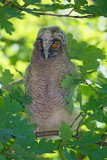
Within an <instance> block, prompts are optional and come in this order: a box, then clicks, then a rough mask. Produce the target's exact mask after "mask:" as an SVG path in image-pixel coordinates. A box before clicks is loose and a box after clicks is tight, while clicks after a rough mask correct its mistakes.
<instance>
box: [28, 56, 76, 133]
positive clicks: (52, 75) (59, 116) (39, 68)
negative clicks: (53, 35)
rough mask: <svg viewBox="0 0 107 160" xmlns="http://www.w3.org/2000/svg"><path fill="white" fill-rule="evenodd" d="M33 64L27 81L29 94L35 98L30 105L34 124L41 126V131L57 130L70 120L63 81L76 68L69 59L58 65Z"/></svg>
mask: <svg viewBox="0 0 107 160" xmlns="http://www.w3.org/2000/svg"><path fill="white" fill-rule="evenodd" d="M64 61H65V62H64ZM33 62H34V61H31V64H30V66H29V67H28V69H27V74H26V80H25V83H26V90H27V93H28V94H29V95H30V96H31V97H32V98H33V100H32V103H31V104H30V105H29V108H30V110H31V112H32V113H33V115H32V118H31V119H32V122H33V123H36V124H37V125H38V126H39V131H40V130H46V129H49V128H50V129H56V128H58V125H59V123H60V122H61V121H66V122H67V121H68V119H69V118H68V117H69V115H68V113H67V111H66V103H65V99H64V97H65V96H64V95H62V91H61V81H62V79H63V78H64V76H65V75H66V74H70V73H71V70H72V69H73V68H74V66H73V64H71V62H69V61H68V60H67V59H65V60H64V59H62V61H61V59H60V60H59V61H58V59H57V61H56V63H55V61H51V63H49V62H45V63H43V62H42V63H41V64H40V63H39V64H38V63H33ZM53 123H54V124H53ZM40 126H41V127H40ZM44 126H45V128H44ZM43 128H44V129H43Z"/></svg>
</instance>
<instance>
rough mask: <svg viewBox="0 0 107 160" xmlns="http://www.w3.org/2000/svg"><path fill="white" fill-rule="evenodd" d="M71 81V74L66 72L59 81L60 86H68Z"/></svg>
mask: <svg viewBox="0 0 107 160" xmlns="http://www.w3.org/2000/svg"><path fill="white" fill-rule="evenodd" d="M71 82H72V76H70V75H68V74H67V75H66V76H65V78H64V79H63V81H62V82H61V87H62V88H68V86H69V85H70V83H71Z"/></svg>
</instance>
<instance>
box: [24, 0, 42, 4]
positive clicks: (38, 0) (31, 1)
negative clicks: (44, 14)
mask: <svg viewBox="0 0 107 160" xmlns="http://www.w3.org/2000/svg"><path fill="white" fill-rule="evenodd" d="M23 1H24V2H25V3H26V4H29V5H30V4H32V5H33V4H36V3H41V0H23Z"/></svg>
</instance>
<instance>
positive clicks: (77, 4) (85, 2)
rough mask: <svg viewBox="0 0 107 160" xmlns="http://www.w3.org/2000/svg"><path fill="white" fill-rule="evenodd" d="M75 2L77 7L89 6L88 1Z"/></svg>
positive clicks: (78, 0)
mask: <svg viewBox="0 0 107 160" xmlns="http://www.w3.org/2000/svg"><path fill="white" fill-rule="evenodd" d="M74 2H75V6H84V5H86V4H88V2H87V0H82V1H80V0H74Z"/></svg>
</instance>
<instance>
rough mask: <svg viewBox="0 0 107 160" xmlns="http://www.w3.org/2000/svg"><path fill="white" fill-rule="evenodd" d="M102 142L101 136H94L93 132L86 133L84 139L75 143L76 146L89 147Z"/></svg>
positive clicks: (81, 138)
mask: <svg viewBox="0 0 107 160" xmlns="http://www.w3.org/2000/svg"><path fill="white" fill-rule="evenodd" d="M100 141H101V136H100V135H98V134H94V133H93V132H86V133H84V135H83V136H82V137H80V138H79V139H78V140H76V141H75V143H74V144H75V145H81V146H84V145H89V144H95V143H97V142H100Z"/></svg>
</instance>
